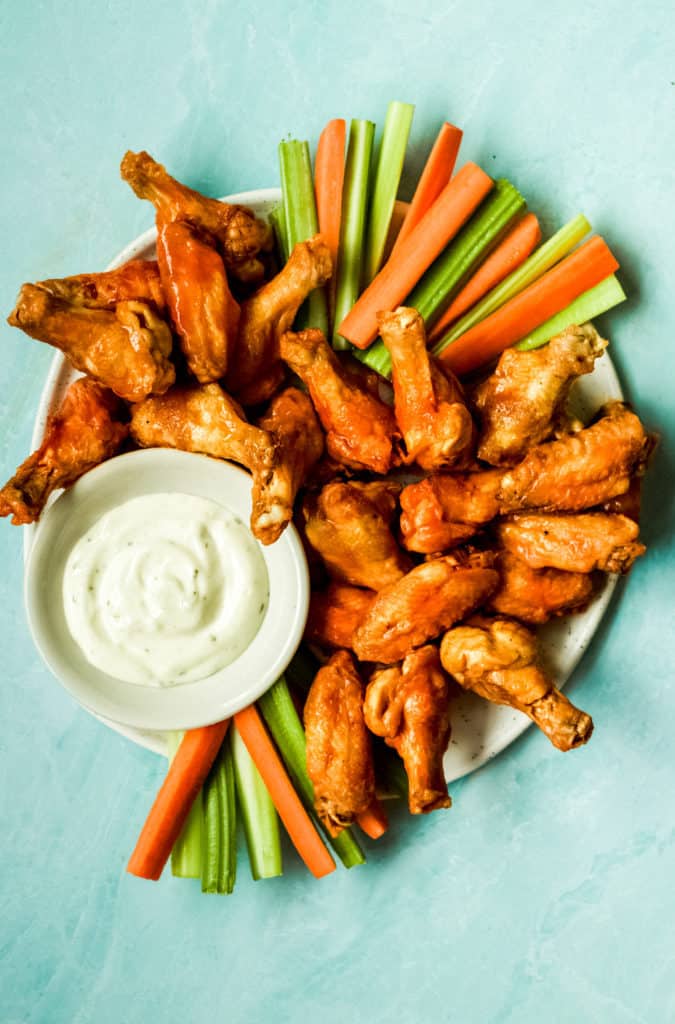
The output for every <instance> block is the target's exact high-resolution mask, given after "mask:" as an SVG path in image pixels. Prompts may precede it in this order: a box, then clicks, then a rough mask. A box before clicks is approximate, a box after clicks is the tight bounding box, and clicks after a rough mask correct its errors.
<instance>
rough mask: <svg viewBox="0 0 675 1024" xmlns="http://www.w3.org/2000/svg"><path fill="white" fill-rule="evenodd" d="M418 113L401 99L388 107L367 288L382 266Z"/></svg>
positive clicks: (371, 227) (366, 264)
mask: <svg viewBox="0 0 675 1024" xmlns="http://www.w3.org/2000/svg"><path fill="white" fill-rule="evenodd" d="M414 113H415V107H414V106H413V105H412V103H400V102H399V101H398V100H394V101H393V102H392V103H390V104H389V106H388V108H387V116H386V118H385V122H384V131H383V132H382V141H381V143H380V152H379V154H378V158H377V169H376V171H375V181H374V183H373V194H372V199H371V201H370V211H369V213H368V230H367V234H366V239H367V241H366V249H365V260H364V267H363V280H362V281H361V287H362V288H367V286H368V285H369V284H370V282H371V281H372V279H373V278H374V277H375V275H376V274H377V272H378V270H379V269H380V267H381V265H382V257H383V255H384V247H385V244H386V241H387V234H388V232H389V223H390V221H391V214H392V211H393V209H394V202H395V201H396V195H397V193H398V186H399V182H400V180H401V172H402V170H403V161H404V159H405V151H406V147H407V145H408V136H409V135H410V126H411V124H412V119H413V114H414Z"/></svg>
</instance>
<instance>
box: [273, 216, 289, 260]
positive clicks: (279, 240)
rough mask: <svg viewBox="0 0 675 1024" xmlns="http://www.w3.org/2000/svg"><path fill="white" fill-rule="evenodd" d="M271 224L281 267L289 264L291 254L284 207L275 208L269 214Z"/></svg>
mask: <svg viewBox="0 0 675 1024" xmlns="http://www.w3.org/2000/svg"><path fill="white" fill-rule="evenodd" d="M269 222H270V224H271V225H272V230H273V232H274V246H275V249H276V255H277V259H278V261H279V265H280V266H282V267H283V266H285V265H286V263H288V257H289V256H290V252H289V250H288V239H287V237H286V217H285V215H284V208H283V206H275V208H274V209H273V210H272V211H271V212H270V214H269Z"/></svg>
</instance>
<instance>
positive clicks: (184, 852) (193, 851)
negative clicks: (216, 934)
mask: <svg viewBox="0 0 675 1024" xmlns="http://www.w3.org/2000/svg"><path fill="white" fill-rule="evenodd" d="M166 739H167V746H168V749H169V764H171V762H172V761H173V759H174V757H175V756H176V752H177V750H178V748H179V746H180V745H181V741H182V739H183V733H182V732H168V733H167V734H166ZM171 873H172V874H173V875H175V876H176V878H201V874H202V793H201V790H200V791H199V793H198V794H197V796H196V798H195V801H194V803H193V805H192V807H191V808H190V813H189V814H188V816H187V818H186V820H185V824H184V825H183V828H182V829H181V832H180V835H179V836H178V839H177V840H176V842H175V843H174V845H173V850H172V851H171Z"/></svg>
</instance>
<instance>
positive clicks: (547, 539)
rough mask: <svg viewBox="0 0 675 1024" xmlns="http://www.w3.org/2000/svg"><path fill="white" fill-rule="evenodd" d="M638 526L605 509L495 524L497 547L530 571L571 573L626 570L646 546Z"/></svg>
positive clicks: (528, 516)
mask: <svg viewBox="0 0 675 1024" xmlns="http://www.w3.org/2000/svg"><path fill="white" fill-rule="evenodd" d="M638 533H639V526H638V524H637V523H636V522H635V521H634V520H633V519H629V518H628V517H627V516H622V515H616V514H610V513H607V512H587V513H585V514H581V515H546V514H539V515H536V514H535V515H523V514H521V515H516V516H512V517H510V518H508V519H504V520H501V521H500V522H498V523H497V524H496V534H497V537H498V538H499V542H500V544H501V545H502V547H504V548H506V550H507V551H510V552H511V553H512V554H513V555H516V556H517V557H518V558H519V559H521V560H522V561H523V562H525V563H527V565H529V566H530V567H531V568H532V569H543V568H546V567H549V566H550V567H551V568H553V569H564V570H566V571H567V572H572V573H580V572H581V573H584V572H586V573H588V572H592V571H593V570H594V569H602V570H603V571H604V572H628V570H629V569H630V567H631V566H632V564H633V562H634V561H635V559H636V558H638V557H639V556H640V555H643V554H644V553H645V551H646V550H647V549H646V548H645V546H644V544H641V543H640V542H639V541H638V539H637V537H638Z"/></svg>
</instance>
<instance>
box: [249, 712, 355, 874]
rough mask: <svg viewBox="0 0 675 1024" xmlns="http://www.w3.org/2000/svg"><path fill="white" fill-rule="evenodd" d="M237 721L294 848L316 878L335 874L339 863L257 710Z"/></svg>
mask: <svg viewBox="0 0 675 1024" xmlns="http://www.w3.org/2000/svg"><path fill="white" fill-rule="evenodd" d="M234 721H235V725H236V726H237V731H238V733H239V735H240V736H241V738H242V740H243V741H244V743H245V744H246V749H247V750H248V752H249V754H250V755H251V757H252V758H253V760H254V762H255V765H256V768H257V769H258V771H259V772H260V774H261V776H262V779H263V782H264V783H265V785H266V786H267V789H268V792H269V794H270V796H271V797H272V801H273V803H274V806H275V807H276V809H277V812H278V814H279V817H280V818H281V820H282V821H283V823H284V826H285V828H286V831H287V832H288V834H289V836H290V837H291V840H292V842H293V845H294V846H295V848H296V850H297V851H298V853H299V854H300V856H301V857H302V859H303V860H304V862H305V864H306V865H307V867H308V868H309V870H310V871H311V872H312V874H313V875H314V877H315V878H322V877H323V876H324V875H328V874H330V872H331V871H335V861H334V860H333V858H332V857H331V855H330V853H329V852H328V850H327V849H326V847H325V846H324V844H323V842H322V840H321V837H320V836H319V833H318V832H317V830H316V829H315V827H314V825H313V824H312V819H311V818H310V817H309V815H308V814H307V811H306V810H305V808H304V807H303V806H302V803H301V801H300V797H299V796H298V794H297V793H296V792H295V790H294V789H293V786H292V785H291V780H290V779H289V777H288V775H287V773H286V769H285V768H284V766H283V763H282V761H281V758H280V757H279V755H278V754H277V752H276V750H275V748H274V744H273V743H272V741H271V739H270V738H269V735H268V733H267V730H266V729H265V726H264V725H263V723H262V719H261V718H260V715H259V714H258V712H257V710H256V708H255V707H254V706H253V705H251V706H250V707H248V708H244V710H243V711H239V712H237V714H236V715H235V716H234Z"/></svg>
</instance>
